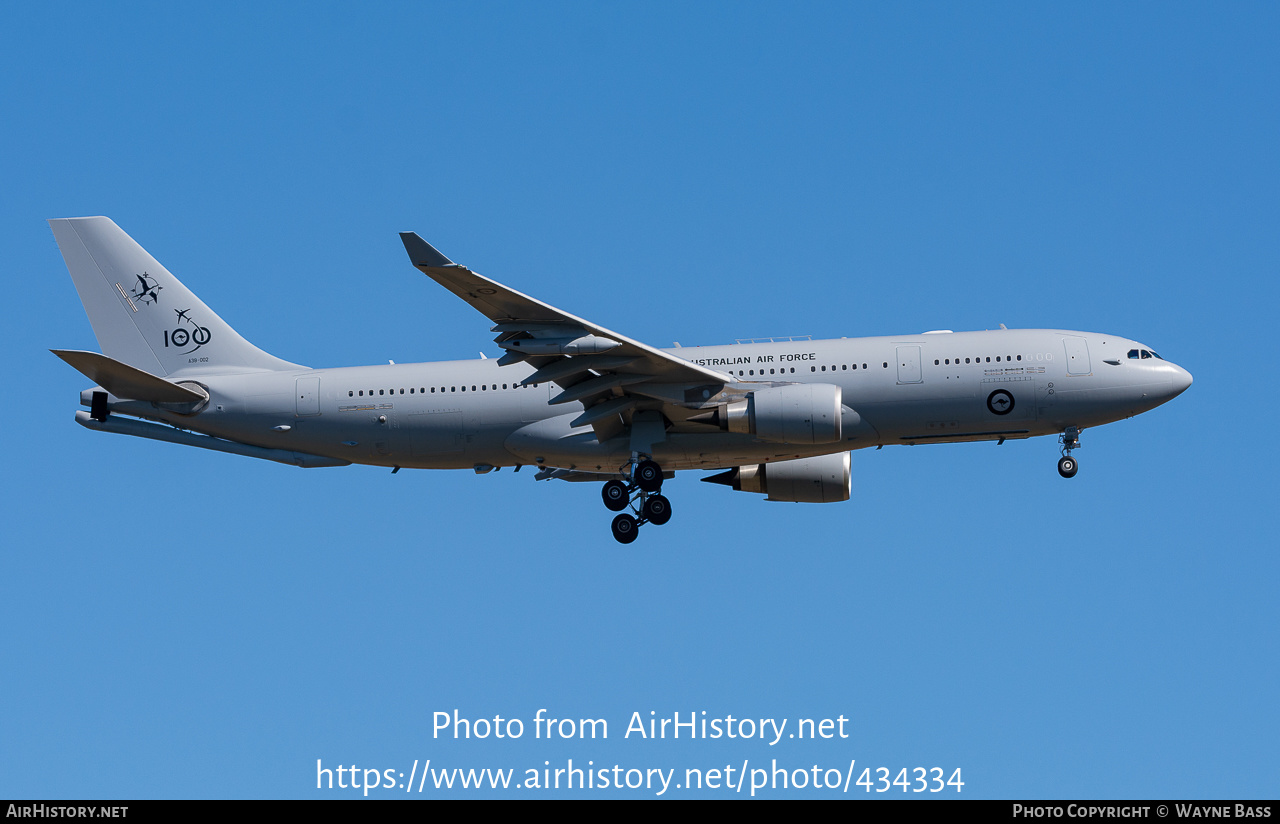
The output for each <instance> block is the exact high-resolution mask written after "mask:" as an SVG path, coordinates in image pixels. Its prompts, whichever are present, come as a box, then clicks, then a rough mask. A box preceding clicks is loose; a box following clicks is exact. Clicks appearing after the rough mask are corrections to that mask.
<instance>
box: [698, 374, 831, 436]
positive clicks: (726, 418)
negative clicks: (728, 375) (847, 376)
mask: <svg viewBox="0 0 1280 824" xmlns="http://www.w3.org/2000/svg"><path fill="white" fill-rule="evenodd" d="M841 394H842V393H841V390H840V387H839V386H836V385H835V384H831V383H792V384H787V385H785V386H771V387H769V388H767V389H757V390H756V391H754V392H752V393H751V394H749V395H747V399H746V400H743V401H737V402H735V403H729V404H723V405H721V406H720V407H719V408H718V409H717V410H716V411H715V412H714V413H712V414H711V415H709V416H705V415H699V416H697V417H695V418H693V419H692V420H699V419H701V421H702V422H705V423H713V424H717V425H719V427H720V428H721V429H723V430H725V431H726V432H738V433H740V434H744V435H746V434H751V435H755V436H756V437H757V438H759V439H760V440H762V441H769V442H770V443H797V444H810V443H836V442H837V441H839V440H840V439H841V437H843V433H842V431H841V423H840V422H841V416H840V406H841V403H842V397H841Z"/></svg>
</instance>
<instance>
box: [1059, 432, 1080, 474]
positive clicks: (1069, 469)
mask: <svg viewBox="0 0 1280 824" xmlns="http://www.w3.org/2000/svg"><path fill="white" fill-rule="evenodd" d="M1058 443H1060V444H1062V457H1061V458H1060V459H1058V474H1059V475H1061V476H1062V477H1064V478H1074V477H1075V476H1076V472H1077V471H1079V469H1080V464H1079V462H1078V461H1076V459H1075V458H1073V457H1071V450H1073V449H1079V448H1080V430H1079V429H1078V428H1076V427H1074V426H1069V427H1067V428H1066V429H1065V430H1063V432H1062V434H1061V435H1059V436H1058Z"/></svg>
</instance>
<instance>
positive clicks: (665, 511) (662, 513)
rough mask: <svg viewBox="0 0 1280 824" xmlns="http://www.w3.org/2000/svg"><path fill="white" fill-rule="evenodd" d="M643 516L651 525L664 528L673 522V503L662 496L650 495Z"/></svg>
mask: <svg viewBox="0 0 1280 824" xmlns="http://www.w3.org/2000/svg"><path fill="white" fill-rule="evenodd" d="M641 514H643V515H644V519H645V520H646V521H648V522H649V523H651V524H656V525H657V526H662V525H663V524H665V523H666V522H667V521H669V520H671V502H670V501H668V500H667V499H666V498H664V497H663V496H661V495H650V496H649V497H648V498H647V499H645V502H644V507H643V508H642V509H641Z"/></svg>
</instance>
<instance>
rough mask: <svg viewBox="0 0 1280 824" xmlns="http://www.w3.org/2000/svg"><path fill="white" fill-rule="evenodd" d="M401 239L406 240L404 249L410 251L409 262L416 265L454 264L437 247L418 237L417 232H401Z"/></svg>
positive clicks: (436, 265) (437, 265)
mask: <svg viewBox="0 0 1280 824" xmlns="http://www.w3.org/2000/svg"><path fill="white" fill-rule="evenodd" d="M400 240H402V241H404V250H405V251H406V252H408V253H409V262H410V263H412V264H413V265H414V266H431V267H439V266H452V265H453V261H451V260H449V259H448V258H447V257H445V256H444V255H442V254H440V253H439V252H438V251H436V248H435V247H434V246H432V245H431V244H430V243H427V242H426V241H425V240H423V239H422V238H420V237H418V233H417V232H401V233H400Z"/></svg>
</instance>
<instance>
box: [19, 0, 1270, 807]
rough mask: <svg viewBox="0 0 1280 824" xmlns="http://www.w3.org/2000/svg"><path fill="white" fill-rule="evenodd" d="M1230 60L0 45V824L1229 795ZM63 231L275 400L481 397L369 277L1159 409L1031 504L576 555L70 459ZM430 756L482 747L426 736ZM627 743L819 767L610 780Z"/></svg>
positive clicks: (632, 30) (691, 20)
mask: <svg viewBox="0 0 1280 824" xmlns="http://www.w3.org/2000/svg"><path fill="white" fill-rule="evenodd" d="M1278 35H1280V13H1278V12H1277V10H1276V7H1275V6H1274V5H1272V4H1263V3H1232V4H1226V5H1223V4H1212V5H1210V4H1187V3H1179V4H1168V3H1149V4H1147V3H1127V4H1121V5H1119V6H1117V5H1116V4H1102V3H1097V4H1094V3H1086V4H1079V3H1071V4H1044V3H1036V4H1025V3H1010V4H987V3H963V4H945V5H943V4H932V3H913V4H888V5H863V4H846V3H838V4H837V3H831V4H825V3H811V4H803V5H800V6H799V7H797V6H796V4H785V5H784V4H781V3H778V4H758V3H736V2H735V3H701V4H696V5H695V6H694V7H693V8H690V7H689V6H688V4H658V3H646V4H631V5H622V4H595V3H569V4H563V3H536V4H534V3H526V4H502V3H457V4H421V3H409V4H386V3H383V4H363V5H361V6H360V7H359V8H355V7H347V6H339V5H328V4H315V3H306V4H303V3H298V4H277V3H271V4H258V3H254V4H218V5H214V6H188V5H185V4H179V7H177V8H175V7H174V6H173V4H168V3H155V4H128V5H123V6H122V5H117V4H105V5H104V4H87V3H72V4H69V5H68V4H52V5H51V4H26V5H23V6H14V7H13V8H10V9H9V10H8V11H7V12H6V23H5V26H4V28H3V32H2V33H0V43H2V44H3V48H0V173H2V174H0V194H2V196H0V244H2V245H3V249H4V254H5V258H6V262H5V264H4V268H5V269H6V270H7V276H6V279H5V282H6V283H8V289H9V298H8V299H7V300H6V301H4V306H3V309H2V310H0V311H2V312H3V317H2V318H0V320H2V324H0V341H2V345H3V350H2V351H3V353H4V361H5V365H4V371H3V374H4V378H5V381H4V383H5V387H6V390H7V392H6V398H7V402H6V403H4V404H3V405H2V406H0V415H2V416H3V427H4V431H5V433H6V434H7V438H6V441H7V446H6V449H5V450H4V454H5V458H4V467H5V471H4V472H3V474H2V475H0V493H2V495H0V508H2V512H3V521H2V523H3V526H2V527H0V529H2V532H0V534H2V535H3V552H2V554H0V624H2V626H3V633H0V797H31V798H40V799H47V798H74V797H124V798H129V797H134V798H145V797H217V798H220V797H280V796H284V797H329V798H336V797H349V796H351V795H353V793H352V792H351V791H348V790H343V791H339V790H336V789H335V790H333V791H324V792H321V793H317V791H316V789H315V783H316V761H317V759H322V760H323V764H324V766H326V767H332V768H336V767H337V766H339V765H343V766H350V765H351V764H353V763H354V764H356V765H357V766H358V767H359V768H361V769H364V768H377V769H380V770H381V769H385V768H392V769H393V770H394V771H397V772H398V771H403V772H405V773H408V772H409V771H410V767H411V765H412V764H413V761H414V759H419V760H425V759H428V758H429V759H432V767H433V768H442V767H477V768H483V767H495V768H514V769H515V770H516V771H517V780H519V779H520V778H523V777H524V770H525V769H527V768H530V767H535V768H542V767H543V766H544V762H550V766H552V767H563V766H565V762H566V761H567V760H568V759H570V758H572V759H573V760H574V763H575V766H583V765H584V764H585V762H587V761H593V762H594V766H595V767H596V768H599V767H607V768H612V766H613V765H614V764H617V765H619V766H621V767H622V768H623V769H624V770H625V769H631V768H641V769H645V768H654V767H656V768H664V769H668V768H676V770H677V776H678V777H677V781H679V780H680V778H681V777H682V776H683V771H684V770H685V769H686V768H702V769H711V768H715V767H723V766H725V765H726V764H733V765H735V769H738V768H740V765H741V764H742V762H743V761H747V762H748V766H749V768H755V767H770V766H772V764H771V760H772V759H777V762H778V764H779V765H780V766H784V767H787V768H792V769H794V768H808V767H811V766H812V765H814V764H817V765H819V766H820V767H822V768H823V769H826V768H828V767H830V768H835V769H847V767H848V764H849V762H850V761H851V760H855V761H856V769H857V770H858V771H859V772H860V771H861V769H862V767H863V766H867V767H872V768H873V769H874V768H876V767H886V768H888V769H890V770H891V774H892V775H894V776H896V775H897V773H898V770H899V769H901V768H902V767H907V768H915V767H926V768H931V767H942V768H945V769H946V772H947V775H948V776H950V775H951V772H952V770H953V769H954V768H956V767H959V768H961V769H962V771H963V772H962V775H963V780H964V782H965V784H964V789H963V793H962V796H963V797H1008V798H1036V797H1122V798H1123V797H1150V798H1160V797H1232V796H1238V797H1270V798H1274V797H1276V796H1277V794H1280V754H1278V752H1277V748H1276V741H1277V739H1278V738H1280V708H1278V706H1280V702H1278V701H1277V694H1278V693H1280V665H1278V664H1277V660H1278V654H1280V643H1278V642H1277V628H1278V627H1280V607H1278V606H1277V598H1276V587H1277V581H1278V580H1280V563H1278V561H1277V549H1280V541H1277V538H1276V529H1275V525H1274V518H1275V514H1276V493H1277V482H1276V475H1275V467H1276V463H1277V461H1276V458H1277V449H1276V442H1275V440H1274V437H1275V432H1274V430H1275V426H1274V422H1273V418H1274V416H1275V411H1276V408H1277V401H1280V398H1277V392H1276V388H1275V384H1274V383H1273V379H1274V376H1273V373H1274V369H1273V368H1272V365H1273V364H1274V361H1275V357H1276V354H1275V353H1276V335H1275V321H1274V318H1275V313H1276V307H1277V297H1278V290H1277V287H1276V278H1277V273H1278V271H1280V231H1278V227H1280V152H1277V148H1276V147H1277V146H1278V145H1280V111H1278V105H1280V98H1278V97H1277V89H1280V50H1277V48H1276V42H1277V38H1278ZM96 214H103V215H108V216H110V217H112V218H113V219H114V220H115V221H116V222H117V223H119V224H120V226H121V227H122V228H124V229H125V231H127V232H129V233H130V234H131V235H132V236H133V237H134V238H135V239H137V240H138V241H139V242H140V243H141V244H142V245H143V246H145V247H146V248H147V249H148V251H150V252H151V253H152V254H153V255H155V256H156V258H158V259H159V260H160V261H161V262H163V263H164V264H165V265H166V266H167V267H168V268H169V269H170V270H171V271H173V272H174V274H176V275H177V276H178V277H179V278H181V279H182V280H183V281H184V282H185V283H186V284H187V285H188V286H189V287H191V288H192V289H193V290H194V291H195V292H196V293H197V294H199V295H200V296H201V297H202V298H203V299H204V300H205V302H206V303H208V304H209V305H210V306H211V307H213V308H214V309H215V310H216V311H217V312H219V313H220V314H221V315H222V317H223V318H224V319H226V320H227V321H228V322H229V323H231V324H232V325H233V326H235V327H236V329H237V330H238V331H239V332H241V333H242V334H243V335H244V336H245V337H247V338H249V339H250V340H252V341H253V342H254V343H256V344H258V345H259V346H261V347H262V348H264V349H266V350H267V351H269V352H271V353H273V354H276V355H279V356H280V357H283V358H286V359H289V360H292V361H295V362H299V363H304V364H308V365H311V366H349V365H359V364H367V363H385V362H386V361H387V360H395V361H396V362H412V361H423V360H443V359H457V358H472V357H479V353H480V352H485V353H486V354H488V355H489V356H490V357H493V356H495V355H496V354H498V350H497V349H496V347H495V346H494V345H493V344H492V342H491V337H492V336H491V335H490V334H488V331H487V330H488V322H487V321H486V320H485V319H484V318H482V317H481V316H479V315H478V314H477V313H476V312H475V311H474V310H472V309H470V308H469V307H468V306H466V305H465V304H464V303H462V302H461V301H459V300H458V299H457V298H455V297H453V296H452V295H450V294H449V293H448V292H446V291H445V290H444V289H443V288H441V287H440V286H438V285H436V284H434V283H432V282H431V281H430V280H429V279H427V278H425V277H424V276H422V275H421V274H420V273H418V272H417V271H416V270H414V269H413V268H412V267H411V266H410V265H409V264H408V262H407V260H406V258H405V254H404V251H403V248H402V247H401V244H400V241H399V239H398V238H397V237H396V233H397V232H399V231H403V230H413V231H417V232H419V233H420V234H421V235H422V236H423V237H425V238H427V239H428V240H430V241H431V242H432V243H433V244H435V245H436V246H438V248H440V249H441V251H443V252H444V253H445V254H447V255H449V256H450V257H452V258H453V259H455V260H459V261H462V262H464V263H466V264H468V265H470V266H472V267H474V268H475V269H477V270H478V271H480V272H482V273H484V274H486V275H488V276H490V277H493V278H496V279H497V280H499V281H502V282H505V283H508V284H510V285H511V286H513V287H515V288H517V289H520V290H522V291H524V292H527V293H529V294H532V295H535V296H537V297H539V298H541V299H543V300H546V301H548V302H550V303H552V304H553V305H556V306H559V307H562V308H564V309H565V310H567V311H570V312H573V313H575V314H578V315H581V316H583V317H587V318H590V319H592V320H593V321H596V322H598V323H600V324H602V325H605V326H607V327H610V328H613V329H616V330H618V331H620V332H622V333H624V334H627V335H629V336H632V337H634V338H637V339H640V340H644V341H646V342H648V343H651V344H654V345H670V344H671V342H672V341H680V342H681V343H682V344H684V345H686V346H690V345H695V344H714V343H726V342H732V341H733V340H734V339H735V338H743V337H755V336H766V335H796V334H810V335H813V336H814V337H840V336H858V335H881V334H895V333H898V334H900V333H905V332H919V331H923V330H926V329H939V328H945V329H955V330H971V329H994V328H997V327H998V325H999V324H1001V323H1004V324H1006V325H1008V326H1009V327H1052V328H1066V329H1080V330H1086V331H1098V332H1110V333H1113V334H1119V335H1124V336H1127V337H1131V338H1135V339H1137V340H1140V341H1143V342H1145V343H1147V344H1148V345H1150V346H1152V347H1153V348H1155V349H1156V351H1158V352H1160V353H1161V354H1162V355H1163V356H1164V357H1166V358H1168V359H1170V360H1172V361H1174V362H1176V363H1178V364H1180V365H1182V366H1184V367H1186V368H1187V369H1188V370H1189V371H1190V372H1191V373H1192V374H1193V375H1194V376H1195V385H1194V386H1193V387H1192V388H1191V389H1190V390H1189V391H1188V392H1187V393H1186V394H1184V395H1183V396H1182V397H1179V398H1177V399H1176V400H1175V401H1173V402H1172V403H1170V404H1168V405H1167V406H1164V407H1161V408H1159V409H1157V410H1155V411H1152V412H1150V413H1148V414H1145V415H1143V416H1141V417H1139V418H1136V419H1133V420H1129V421H1124V422H1120V423H1116V424H1112V425H1110V426H1107V427H1103V428H1100V429H1093V430H1089V431H1086V432H1085V433H1084V435H1083V444H1084V448H1083V449H1081V450H1080V451H1079V452H1077V453H1076V455H1077V456H1078V457H1079V459H1080V463H1081V469H1080V474H1079V475H1078V476H1077V477H1076V478H1075V479H1074V480H1072V481H1064V480H1062V479H1061V478H1059V477H1058V475H1057V473H1056V471H1055V468H1054V464H1055V461H1056V460H1057V457H1058V447H1057V444H1056V443H1054V441H1053V440H1052V439H1049V438H1041V439H1038V440H1031V441H1015V442H1009V443H1006V444H1004V445H1003V446H999V447H997V446H996V445H994V444H968V445H930V446H922V447H919V448H905V447H903V448H899V447H895V448H888V449H884V450H882V451H878V452H875V451H863V452H855V453H854V455H853V499H852V500H851V501H849V502H847V503H842V504H834V505H825V506H816V505H801V504H778V503H767V502H765V501H764V500H763V499H762V498H761V497H760V496H755V495H749V494H746V493H735V492H732V491H731V490H729V489H727V488H725V487H721V486H713V485H709V484H702V483H698V481H697V478H698V477H699V475H698V474H689V475H687V476H686V475H684V474H682V475H681V476H679V477H677V478H676V479H675V480H674V481H671V482H668V484H667V487H666V489H665V491H666V493H667V494H668V496H669V497H670V498H671V499H672V503H673V509H674V513H675V514H674V518H673V519H672V521H671V523H670V524H669V525H667V526H664V527H661V528H653V527H648V528H646V529H644V530H643V532H642V535H641V537H640V540H639V541H638V542H636V543H635V544H632V545H631V546H629V547H621V546H619V545H618V544H616V543H615V542H614V541H613V539H612V537H611V536H610V534H609V521H610V519H611V513H609V512H608V511H607V510H605V509H604V507H603V506H602V505H601V503H600V500H599V494H598V488H597V487H596V486H595V485H570V484H565V483H559V482H550V483H535V482H534V481H533V478H532V473H531V472H529V471H525V472H522V473H520V474H513V473H512V472H511V471H509V470H504V471H502V472H499V473H496V474H490V475H487V476H483V477H480V476H476V475H474V474H472V473H470V472H429V471H403V472H401V473H399V474H398V475H395V476H394V477H393V476H392V475H391V474H390V472H389V471H387V470H384V469H376V468H366V467H348V468H344V469H317V470H301V469H296V468H289V467H284V466H279V465H276V464H271V463H266V462H259V461H254V460H250V459H247V458H239V457H233V456H228V455H220V454H215V453H211V452H203V451H198V450H193V449H183V448H180V447H177V446H173V445H169V444H161V443H154V442H148V441H141V440H136V439H129V438H124V437H119V436H111V435H102V434H97V433H91V432H88V431H86V430H84V429H82V428H81V427H78V426H76V425H75V423H74V422H73V416H74V413H75V411H76V409H77V408H78V407H77V402H78V393H79V392H80V390H82V389H84V388H87V385H88V382H87V381H86V379H84V378H83V377H82V376H80V375H79V374H77V373H76V372H74V371H73V370H71V369H70V368H68V367H67V366H66V365H64V364H63V363H61V362H60V361H58V360H57V359H56V358H55V357H54V356H52V355H50V354H49V353H48V351H47V350H48V349H50V348H85V349H96V348H97V345H96V341H95V339H94V337H93V334H92V331H91V329H90V326H89V323H88V321H87V319H86V318H85V315H84V312H83V310H82V308H81V306H80V303H79V301H78V299H77V297H76V293H75V290H74V288H73V286H72V283H71V279H70V277H69V276H68V275H67V272H66V269H65V267H64V265H63V262H62V259H61V256H60V255H59V253H58V250H57V246H56V245H55V243H54V241H53V237H52V234H51V233H50V231H49V229H48V227H47V225H46V224H45V222H44V221H45V219H47V218H51V217H69V216H80V215H96ZM455 708H456V709H457V710H458V711H459V712H460V713H461V714H462V715H463V716H468V717H471V718H478V717H490V718H492V717H493V716H495V715H501V716H503V717H504V718H519V719H522V720H523V721H524V723H525V725H526V726H525V735H524V737H522V738H520V739H518V740H502V741H499V740H495V739H489V740H483V741H480V740H474V739H473V740H470V741H466V740H463V741H457V742H455V741H453V740H452V739H449V740H437V739H433V737H432V722H433V713H434V712H436V711H452V710H454V709H455ZM539 708H546V709H547V711H548V712H547V714H548V715H551V716H553V717H557V718H564V717H570V718H603V719H606V720H607V721H608V724H609V728H608V731H609V737H608V739H607V740H596V741H594V742H592V741H559V740H556V741H551V742H548V741H547V740H545V739H540V740H536V739H534V737H533V724H532V719H533V717H534V715H535V713H536V712H537V711H538V709H539ZM650 711H653V712H655V713H656V714H657V716H666V717H670V716H671V714H672V713H674V712H680V713H681V714H682V715H683V716H684V717H686V718H687V715H688V713H690V712H698V713H701V712H703V711H706V713H707V716H706V717H708V718H710V717H724V716H727V715H732V716H734V717H735V718H778V719H781V718H788V719H791V723H792V724H793V725H794V723H795V719H797V718H800V717H808V718H824V717H831V718H835V717H837V716H844V717H845V718H847V719H848V722H847V726H846V729H847V732H848V733H849V737H848V738H847V739H834V740H829V741H823V740H819V741H803V742H802V741H794V740H789V739H787V740H783V741H781V742H780V743H779V744H778V745H777V746H769V745H768V743H767V742H760V741H759V740H750V741H744V740H740V739H735V740H732V741H730V740H727V739H721V740H719V741H703V740H697V741H689V740H687V738H682V739H681V740H679V741H673V740H670V739H667V740H663V741H649V740H638V739H637V736H635V735H632V736H631V737H630V738H624V737H623V734H624V732H625V730H626V726H627V722H628V720H629V719H630V717H631V714H632V713H633V712H640V713H641V714H642V716H644V717H645V718H647V717H649V715H648V714H649V713H650ZM793 730H794V726H793V727H791V728H789V731H793ZM397 781H398V779H397ZM851 790H856V793H855V792H852V791H851V793H850V795H851V796H854V795H856V796H857V797H863V796H865V795H866V793H865V792H864V791H863V790H862V788H856V787H855V788H851ZM532 792H533V791H531V790H520V791H515V790H512V791H509V793H507V794H508V795H516V796H520V795H528V794H531V793H532ZM794 792H795V794H798V795H801V796H813V795H828V794H834V791H827V790H823V791H821V792H820V793H815V792H814V791H813V790H812V789H806V790H801V791H794ZM950 792H951V791H948V794H950ZM354 794H355V795H358V794H359V793H354ZM377 794H380V795H383V796H397V797H404V796H405V795H406V794H404V793H403V792H401V791H397V792H392V791H390V790H380V791H377ZM575 794H586V795H591V794H592V793H590V792H587V793H575ZM596 794H597V795H600V793H596ZM652 794H653V793H652V791H649V790H636V791H623V792H617V791H612V792H609V793H604V794H603V795H606V796H610V797H613V796H635V797H649V796H651V795H652ZM668 794H669V795H675V796H677V797H682V796H688V795H689V794H690V793H689V792H688V791H676V790H674V789H673V790H672V791H670V792H669V793H668ZM702 794H703V795H714V794H715V793H712V792H710V791H704V792H703V793H702ZM745 794H746V793H745V790H744V795H745ZM434 795H435V794H434V793H433V792H427V793H423V794H422V795H421V796H419V795H418V794H417V793H413V794H409V795H408V796H407V797H410V798H419V797H423V798H426V797H434ZM768 795H771V796H774V797H776V796H780V795H784V793H781V792H777V791H771V792H770V793H768ZM886 795H889V796H892V797H900V796H902V795H903V792H902V790H901V788H900V787H895V788H894V789H893V791H892V792H889V793H886ZM908 795H912V794H910V793H908ZM926 795H927V793H926ZM872 796H875V793H872Z"/></svg>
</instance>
